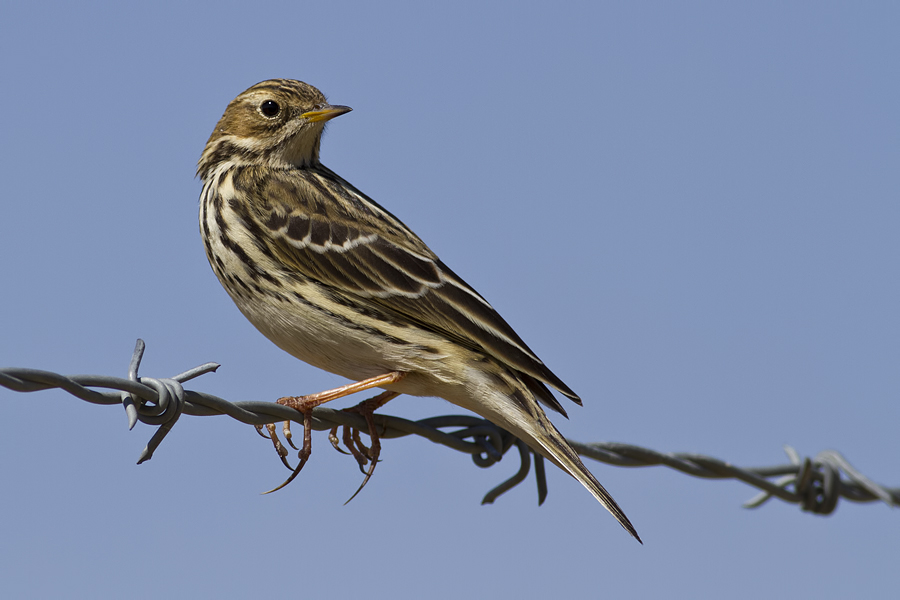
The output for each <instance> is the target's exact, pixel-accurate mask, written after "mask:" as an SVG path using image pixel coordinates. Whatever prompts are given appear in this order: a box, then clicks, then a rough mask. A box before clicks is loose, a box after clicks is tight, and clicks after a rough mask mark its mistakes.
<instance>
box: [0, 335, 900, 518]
mask: <svg viewBox="0 0 900 600" xmlns="http://www.w3.org/2000/svg"><path fill="white" fill-rule="evenodd" d="M145 348H146V346H145V344H144V342H143V340H140V339H139V340H138V341H137V344H136V346H135V349H134V354H133V355H132V358H131V364H130V365H129V368H128V378H127V379H123V378H119V377H111V376H106V375H70V376H64V375H60V374H58V373H53V372H50V371H41V370H38V369H25V368H2V369H0V386H3V387H6V388H8V389H11V390H14V391H17V392H37V391H42V390H48V389H54V388H58V389H61V390H64V391H66V392H68V393H69V394H71V395H73V396H75V397H77V398H80V399H82V400H85V401H87V402H91V403H93V404H108V405H112V404H121V405H122V406H123V407H124V408H125V413H126V415H127V418H128V427H129V429H132V428H133V427H134V426H135V425H136V424H137V422H138V421H140V422H142V423H145V424H147V425H157V426H158V428H157V430H156V432H155V433H154V434H153V436H152V437H151V438H150V441H149V442H148V443H147V446H146V447H145V448H144V450H143V452H142V453H141V455H140V457H139V459H138V464H140V463H142V462H144V461H146V460H150V458H151V457H152V456H153V452H154V451H155V450H156V448H157V447H158V446H159V444H160V443H161V442H162V441H163V439H164V438H165V436H166V435H167V434H168V433H169V431H171V429H172V427H173V426H174V425H175V423H176V422H177V421H178V418H179V417H180V416H181V415H182V414H187V415H193V416H209V415H223V414H224V415H228V416H230V417H232V418H233V419H236V420H238V421H241V422H242V423H247V424H249V425H254V426H260V425H267V424H270V423H277V422H282V421H294V422H297V423H301V424H302V420H301V419H302V415H300V414H299V413H298V412H297V411H295V410H294V409H292V408H288V407H286V406H282V405H280V404H276V403H274V402H229V401H227V400H224V399H222V398H219V397H218V396H214V395H212V394H206V393H203V392H195V391H192V390H186V389H184V387H183V386H182V384H183V383H185V382H187V381H190V380H191V379H194V378H196V377H199V376H200V375H203V374H206V373H210V372H214V371H215V370H216V369H217V368H218V367H219V365H218V364H216V363H206V364H203V365H200V366H198V367H195V368H193V369H190V370H188V371H185V372H184V373H180V374H178V375H175V376H174V377H170V378H163V379H156V378H153V377H141V376H139V375H138V370H139V368H140V364H141V360H142V359H143V355H144V350H145ZM90 388H105V389H109V390H114V391H109V392H99V391H96V390H93V389H90ZM312 414H313V418H312V429H314V430H318V431H324V430H331V429H334V428H335V427H340V426H347V427H350V428H352V429H356V430H358V431H362V432H364V433H368V428H367V425H366V420H365V419H364V418H363V417H362V416H361V415H359V414H355V413H350V412H345V411H341V410H333V409H330V408H326V407H317V408H315V409H314V410H313V413H312ZM374 419H375V423H376V425H377V426H378V427H379V428H383V432H382V433H381V435H380V437H381V439H392V438H399V437H405V436H407V435H418V436H420V437H423V438H426V439H428V440H430V441H432V442H435V443H437V444H441V445H443V446H446V447H448V448H452V449H453V450H457V451H459V452H463V453H465V454H469V455H471V456H472V460H473V461H474V462H475V464H476V465H478V466H479V467H482V468H486V467H490V466H492V465H494V464H496V463H497V462H499V461H500V459H501V458H503V456H504V455H505V454H506V453H507V452H508V451H509V450H510V449H512V448H513V447H514V446H515V447H516V448H517V450H518V451H519V458H520V461H521V464H520V467H519V470H518V472H517V473H516V474H515V475H513V476H512V477H511V478H509V479H508V480H506V481H504V482H503V483H501V484H500V485H498V486H497V487H495V488H494V489H492V490H491V491H489V492H488V493H487V494H486V495H485V497H484V499H483V500H482V503H483V504H490V503H492V502H493V501H494V500H496V499H497V498H498V497H499V496H500V495H501V494H503V493H504V492H506V491H508V490H509V489H511V488H513V487H515V486H516V485H518V484H519V483H521V482H522V481H524V480H525V479H526V478H527V477H528V474H529V472H530V471H531V458H532V456H533V457H534V467H535V475H536V479H537V486H538V502H539V503H542V502H543V501H544V498H545V497H546V495H547V483H546V476H545V471H544V462H543V457H541V456H540V455H537V454H533V452H532V451H531V450H530V449H529V448H528V446H526V445H525V443H524V442H522V441H521V440H519V439H517V438H515V437H514V436H513V435H512V434H510V433H508V432H507V431H505V430H503V429H501V428H499V427H497V426H496V425H494V424H493V423H491V422H489V421H486V420H484V419H481V418H478V417H473V416H467V415H446V416H440V417H431V418H428V419H422V420H419V421H410V420H408V419H403V418H400V417H394V416H389V415H382V414H376V415H374ZM445 429H449V430H450V431H443V430H445ZM569 443H570V444H572V447H573V448H574V449H575V450H576V451H577V452H578V453H579V454H581V455H582V456H585V457H587V458H591V459H594V460H597V461H599V462H603V463H606V464H610V465H615V466H620V467H648V466H656V465H663V466H667V467H669V468H672V469H676V470H678V471H680V472H682V473H687V474H688V475H692V476H694V477H701V478H704V479H736V480H738V481H742V482H744V483H746V484H748V485H751V486H753V487H756V488H758V489H760V490H761V493H760V494H759V495H757V496H756V497H754V498H752V499H751V500H749V501H748V502H746V503H745V504H744V506H745V507H746V508H756V507H758V506H761V505H762V504H763V503H765V502H766V501H768V500H769V499H771V498H778V499H780V500H783V501H785V502H790V503H792V504H797V505H799V506H800V507H801V508H802V509H803V510H805V511H809V512H813V513H816V514H822V515H826V514H830V513H832V512H833V511H834V510H835V508H836V507H837V504H838V501H839V499H840V498H844V499H846V500H850V501H852V502H876V501H880V502H884V503H885V504H887V505H888V506H898V505H900V488H887V487H884V486H882V485H879V484H877V483H875V482H873V481H871V480H870V479H869V478H867V477H866V476H864V475H863V474H862V473H860V472H859V471H857V470H856V469H854V468H853V467H852V466H851V465H850V463H849V462H848V461H847V460H846V459H845V458H844V457H843V456H842V455H841V454H840V453H838V452H836V451H834V450H825V451H823V452H820V453H819V454H817V455H816V456H815V457H813V458H809V457H801V456H800V455H799V454H798V453H797V452H796V451H795V450H794V449H793V448H791V447H789V446H786V447H785V451H786V453H787V455H788V458H789V460H790V463H789V464H784V465H776V466H772V467H759V468H741V467H736V466H734V465H732V464H730V463H727V462H724V461H722V460H719V459H717V458H713V457H711V456H704V455H702V454H687V453H671V454H663V453H660V452H656V451H654V450H650V449H648V448H642V447H640V446H634V445H631V444H619V443H592V444H583V443H579V442H573V441H571V440H569ZM771 479H774V480H772V481H770V480H771Z"/></svg>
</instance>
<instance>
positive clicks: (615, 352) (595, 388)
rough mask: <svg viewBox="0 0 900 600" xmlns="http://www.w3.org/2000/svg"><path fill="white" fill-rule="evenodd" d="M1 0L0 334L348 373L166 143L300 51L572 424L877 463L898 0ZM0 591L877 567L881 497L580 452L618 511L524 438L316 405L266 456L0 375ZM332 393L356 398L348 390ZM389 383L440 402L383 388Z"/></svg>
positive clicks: (272, 372) (710, 580)
mask: <svg viewBox="0 0 900 600" xmlns="http://www.w3.org/2000/svg"><path fill="white" fill-rule="evenodd" d="M747 4H748V5H744V6H738V5H735V4H734V3H728V6H725V3H720V2H707V3H677V4H676V3H669V2H656V3H653V2H649V3H648V2H641V3H636V2H635V3H615V4H614V3H604V2H584V3H571V4H561V3H558V2H530V3H529V2H519V3H512V2H510V3H487V4H485V3H481V2H472V3H469V2H452V3H442V4H437V3H435V4H433V5H428V6H426V5H425V4H424V3H396V2H379V3H374V2H373V3H361V2H341V3H322V2H316V3H306V2H299V1H296V2H290V3H271V2H252V3H251V2H244V3H237V2H216V3H212V2H206V3H203V2H196V3H166V2H158V3H140V4H138V3H134V4H133V5H126V4H124V3H108V4H101V3H91V2H87V3H78V4H77V5H75V4H72V5H69V6H63V5H62V3H58V5H57V6H50V5H43V4H41V3H38V2H30V3H24V2H11V3H6V4H5V6H4V9H3V18H2V21H0V55H2V56H3V59H2V61H0V74H2V82H3V83H2V92H3V93H2V94H0V131H2V143H0V158H2V160H0V175H2V184H3V194H2V196H3V209H2V216H0V256H2V265H3V271H2V272H3V278H2V279H3V288H2V294H0V315H2V319H3V328H2V329H3V332H2V334H0V364H2V365H7V366H22V367H33V368H39V369H47V370H52V371H57V372H61V373H97V374H107V375H120V376H124V375H125V373H126V370H127V367H128V362H129V359H130V356H131V352H132V349H133V347H134V342H135V339H136V338H138V337H142V338H144V339H145V340H146V341H147V345H148V349H147V354H146V358H145V361H144V365H143V368H142V373H143V374H144V375H147V376H155V377H168V376H171V375H174V374H176V373H178V372H181V371H183V370H185V369H188V368H190V367H193V366H195V365H197V364H200V363H203V362H207V361H216V362H219V363H221V364H222V368H221V369H220V370H219V372H218V373H217V374H213V375H206V376H204V377H202V378H200V379H198V380H195V381H193V382H191V384H190V385H189V386H188V387H189V388H191V389H196V390H201V391H206V392H209V393H213V394H217V395H219V396H222V397H224V398H227V399H230V400H275V399H276V398H278V397H280V396H283V395H289V394H302V393H310V392H314V391H318V390H321V389H325V388H328V387H333V386H335V385H339V384H342V383H344V380H342V379H340V378H338V377H336V376H332V375H330V374H328V373H323V372H320V371H317V370H315V369H313V368H312V367H309V366H307V365H305V364H302V363H300V362H298V361H297V360H295V359H293V358H292V357H290V356H288V355H286V354H284V353H283V352H281V351H280V350H278V349H277V348H276V347H275V346H274V345H272V344H271V343H270V342H269V341H268V340H266V339H265V338H264V337H263V336H262V335H261V334H259V333H257V332H256V330H255V329H254V328H253V327H252V326H251V325H250V324H249V323H248V322H247V321H245V320H244V318H243V317H242V316H241V315H240V313H239V312H238V311H237V309H236V308H235V307H234V306H233V304H232V302H231V300H230V299H229V297H228V296H227V294H226V293H225V292H224V290H223V289H222V288H221V287H220V285H219V284H218V282H217V281H216V279H215V277H214V275H213V273H212V271H211V269H210V268H209V266H208V264H207V261H206V258H205V256H204V253H203V247H202V244H201V242H200V236H199V232H198V226H197V198H198V195H199V192H200V183H199V181H198V180H196V179H194V170H195V165H196V161H197V159H198V157H199V155H200V152H201V151H202V149H203V146H204V143H205V142H206V139H207V137H208V136H209V134H210V132H211V131H212V128H213V126H214V125H215V123H216V121H217V120H218V118H219V117H220V116H221V114H222V112H223V110H224V109H225V106H226V105H227V103H228V102H229V101H230V100H231V99H232V98H233V97H234V96H236V95H237V94H238V93H240V92H241V91H243V90H244V89H246V88H247V87H249V86H250V85H252V84H254V83H256V82H258V81H260V80H263V79H268V78H272V77H286V78H296V79H301V80H304V81H306V82H309V83H311V84H313V85H315V86H317V87H319V88H320V89H322V90H323V91H324V92H325V93H326V94H327V95H328V97H329V99H330V100H331V101H332V102H334V103H338V104H347V105H350V106H352V107H353V109H354V111H353V112H352V113H350V114H349V115H346V116H343V117H341V118H340V119H338V120H336V121H334V122H333V123H332V124H331V125H330V127H329V130H328V132H327V133H326V136H325V139H324V143H323V150H322V157H323V162H324V163H325V164H326V165H328V166H329V167H331V168H333V169H334V170H336V171H337V172H338V173H340V174H341V175H342V176H344V177H345V178H347V179H348V180H349V181H351V182H353V183H354V184H355V185H357V186H358V187H360V188H361V189H362V190H363V191H365V192H366V193H368V194H369V195H370V196H372V197H373V198H375V199H376V200H377V201H378V202H380V203H381V204H383V205H384V206H385V207H387V208H388V209H389V210H391V211H392V212H393V213H395V214H396V215H397V216H399V217H400V218H401V219H403V220H404V221H405V222H406V223H407V224H408V225H409V226H410V227H412V228H413V229H414V230H415V231H416V232H417V233H418V234H419V235H420V236H421V237H422V238H423V239H425V240H426V242H427V243H428V244H429V245H430V246H431V247H432V248H433V249H434V250H435V251H436V252H437V253H438V254H439V255H440V256H441V257H442V258H443V260H444V261H445V262H446V263H447V264H448V265H450V266H451V267H452V268H453V269H454V270H455V271H457V272H458V273H459V274H460V275H461V276H463V277H464V278H465V279H466V280H467V281H468V282H469V283H471V284H472V285H473V286H474V287H475V288H476V289H478V290H479V291H480V292H481V293H482V294H483V295H484V296H486V297H487V298H488V299H489V300H490V301H491V302H492V303H493V304H494V306H495V307H496V308H497V309H498V310H499V311H500V312H501V314H503V315H504V316H505V317H506V319H507V320H508V321H509V322H510V323H511V324H512V325H513V326H514V327H515V328H516V329H517V331H518V332H519V333H520V334H521V335H522V337H523V338H524V339H525V340H526V341H527V342H528V343H529V345H530V346H531V347H532V348H534V349H535V350H536V351H537V352H538V353H539V354H540V356H541V357H542V358H543V359H544V360H545V362H546V363H547V364H548V365H549V366H550V367H551V368H552V369H553V370H554V371H555V372H556V373H558V374H559V375H560V377H562V379H563V380H565V381H566V382H567V383H568V384H569V385H570V386H571V387H572V388H573V389H574V390H576V391H577V392H578V393H579V394H581V396H582V397H583V398H584V402H585V406H584V408H581V409H579V408H578V407H576V406H574V405H566V406H567V408H568V409H569V414H570V416H571V420H570V421H568V422H566V421H564V420H563V419H556V422H557V423H558V424H559V425H560V428H561V429H562V430H563V432H564V433H565V434H566V435H567V436H569V437H571V438H573V439H577V440H580V441H620V442H628V443H634V444H639V445H643V446H647V447H651V448H654V449H657V450H660V451H664V452H678V451H683V452H699V453H706V454H710V455H713V456H717V457H720V458H722V459H724V460H728V461H730V462H732V463H734V464H737V465H744V466H761V465H770V464H779V463H784V462H786V461H787V459H786V457H785V455H784V453H783V450H782V447H783V445H785V444H790V445H792V446H794V447H795V448H796V449H797V450H798V451H799V452H800V453H801V454H803V455H810V456H811V455H815V454H816V453H817V452H819V451H821V450H824V449H827V448H833V449H837V450H840V451H841V452H843V453H844V454H845V455H846V456H847V458H848V459H849V460H850V461H851V462H852V463H853V464H854V465H855V466H857V467H858V468H859V469H860V470H862V471H863V472H864V473H866V474H867V475H869V476H870V477H871V478H873V479H874V480H876V481H879V482H881V483H884V484H886V485H894V486H896V485H900V461H898V449H900V443H898V435H897V425H898V419H900V404H898V392H900V369H898V366H900V317H898V307H900V281H898V274H900V241H898V231H900V182H898V173H900V169H898V163H900V110H898V107H900V36H898V24H900V9H898V8H897V6H896V5H895V4H893V3H888V2H881V3H824V2H818V3H812V2H804V3H785V2H754V3H747ZM0 398H2V405H0V409H2V415H3V418H2V419H0V478H2V484H0V495H2V496H0V497H2V507H3V511H2V516H0V596H2V597H5V598H13V597H36V598H38V597H85V598H86V597H92V598H97V597H114V596H115V597H135V598H154V597H155V598H158V597H171V598H197V597H221V598H228V597H233V598H243V597H261V596H263V595H268V596H271V595H277V596H286V597H298V596H301V595H302V596H303V597H309V598H324V597H364V598H386V597H410V598H422V597H431V598H459V597H473V598H481V597H488V596H494V597H498V596H499V595H500V594H506V595H507V597H520V598H529V597H531V598H538V597H584V598H590V597H600V596H601V595H604V596H606V597H615V598H622V597H679V596H680V597H694V598H721V597H731V598H759V597H816V598H842V597H849V596H851V595H852V596H855V597H872V596H874V595H875V594H877V593H890V592H896V589H897V584H898V580H900V577H898V575H897V558H898V556H900V513H898V512H897V511H896V510H892V509H890V508H888V507H886V506H884V505H879V504H866V505H855V504H850V503H842V504H841V505H840V506H839V508H838V510H837V512H836V513H835V514H833V515H832V516H829V517H819V516H815V515H810V514H806V513H803V512H801V511H800V510H799V508H797V507H795V506H790V505H786V504H783V503H781V502H779V501H772V502H770V503H769V504H767V505H765V506H763V507H762V508H760V509H757V510H745V509H743V508H741V503H742V502H744V501H746V500H747V499H749V498H751V497H752V496H754V495H755V491H754V490H752V489H751V488H748V487H746V486H744V485H743V484H740V483H737V482H716V481H704V480H697V479H693V478H690V477H688V476H686V475H683V474H679V473H674V472H671V471H668V470H666V469H662V468H648V469H623V468H618V467H612V466H606V465H602V464H599V463H590V467H591V469H592V470H593V471H594V473H596V475H597V477H598V478H599V479H600V480H601V481H602V482H603V483H604V484H605V485H606V486H607V487H608V489H609V490H610V491H611V492H612V493H613V494H614V496H615V498H616V499H617V500H618V502H619V503H620V504H621V505H622V507H623V508H624V509H625V511H626V512H627V514H628V515H629V516H630V518H631V520H632V521H633V522H634V524H635V526H636V527H637V529H638V530H639V532H640V533H641V535H642V537H643V539H644V542H645V545H644V546H640V545H639V544H637V543H636V542H635V541H634V540H632V539H630V537H629V536H628V535H627V534H626V533H625V532H624V531H622V529H621V528H620V527H619V526H618V525H617V524H616V523H615V521H614V520H613V519H612V518H611V517H610V516H609V515H608V514H607V513H606V511H604V510H603V509H602V508H601V507H600V506H599V505H598V504H597V503H596V502H595V501H594V500H593V499H592V498H591V496H590V495H589V494H588V493H587V492H586V491H585V490H584V489H583V488H582V487H581V486H580V485H578V484H577V483H576V482H575V481H573V480H571V479H570V478H569V477H567V476H565V475H564V474H562V473H561V472H559V471H558V470H556V469H552V470H550V471H549V484H550V495H549V498H548V500H547V502H546V503H545V505H544V506H542V507H540V508H539V507H538V506H537V502H536V493H535V489H534V481H533V479H530V480H529V481H528V482H526V483H525V484H523V485H522V486H520V487H519V488H516V489H515V490H513V491H511V492H509V493H508V494H507V495H505V496H503V497H502V498H500V499H499V500H498V501H497V502H496V503H495V504H494V505H493V506H480V505H479V502H480V500H481V497H482V495H483V494H484V493H485V492H486V491H487V490H488V489H490V488H491V487H493V486H494V485H495V484H497V483H499V482H500V481H502V480H504V479H506V478H507V477H508V476H510V475H511V474H512V473H513V472H514V471H515V470H516V468H517V466H518V464H517V461H516V460H515V457H513V456H510V457H509V459H508V460H506V461H504V462H503V463H501V464H500V465H498V466H495V467H493V468H492V469H486V470H482V469H478V468H477V467H475V466H474V465H473V464H472V463H471V460H470V459H469V458H468V457H467V456H464V455H462V454H458V453H456V452H452V451H450V450H447V449H445V448H442V447H439V446H436V445H434V444H431V443H430V442H427V441H425V440H422V439H418V438H409V439H404V440H396V441H387V442H385V444H384V449H383V452H382V458H383V459H384V462H383V463H381V464H380V465H379V467H378V469H377V471H376V473H375V477H374V478H373V480H372V481H371V482H370V483H369V485H368V487H367V488H366V489H365V491H364V492H363V493H362V494H360V496H358V497H357V498H356V500H354V501H353V502H352V503H350V504H349V505H348V506H343V502H344V500H346V499H347V497H349V495H350V494H351V493H352V492H353V491H354V490H355V489H356V487H357V485H358V484H359V482H360V479H361V476H360V475H359V473H358V471H357V469H356V466H355V463H354V462H353V461H352V460H351V459H349V458H348V457H345V456H342V455H339V454H337V453H336V452H334V451H333V450H332V449H331V448H330V447H329V445H328V443H327V440H326V438H325V435H324V434H322V433H319V434H317V435H316V436H315V438H314V440H313V442H314V453H313V457H312V460H311V462H310V463H309V465H308V466H307V468H306V470H305V471H304V472H303V473H302V475H301V476H300V477H299V478H298V479H297V480H296V481H295V483H293V484H292V485H291V486H289V487H288V488H287V489H285V490H282V491H280V492H278V493H277V494H272V495H268V496H262V495H260V492H262V491H264V490H267V489H269V488H271V487H273V486H274V485H276V484H278V483H280V482H281V481H282V480H283V478H284V477H285V475H286V474H287V472H286V471H285V470H284V468H283V467H282V466H281V464H280V463H279V462H278V460H277V459H276V457H275V455H274V453H273V451H272V449H271V447H270V446H269V444H268V442H266V441H265V440H263V439H261V438H259V436H257V434H256V433H255V432H254V431H253V429H252V428H251V427H249V426H246V425H241V424H239V423H237V422H235V421H232V420H231V419H228V418H226V417H218V418H211V417H205V418H197V417H184V418H182V420H181V421H179V422H178V423H177V425H176V426H175V428H174V430H173V431H172V433H171V434H170V435H169V437H168V438H167V439H166V440H165V442H164V443H163V445H162V446H161V447H160V449H159V450H158V451H157V453H156V455H155V457H154V458H153V460H151V461H150V462H148V463H146V464H143V465H141V466H135V461H136V460H137V457H138V455H139V453H140V451H141V449H142V448H143V447H144V445H145V443H146V442H147V440H148V439H149V438H150V436H151V435H152V432H153V430H152V428H150V427H148V426H145V425H138V426H137V427H136V428H135V430H134V431H131V432H129V431H127V430H126V422H125V416H124V414H123V411H122V410H121V409H120V408H116V407H99V406H94V405H89V404H86V403H83V402H81V401H79V400H75V399H74V398H71V397H70V396H68V395H66V394H65V393H63V392H60V391H52V392H41V393H37V394H27V395H26V394H18V393H14V392H11V391H6V390H3V389H0ZM348 405H350V402H349V401H346V402H344V404H342V406H348ZM384 412H386V413H388V414H396V415H399V416H404V417H408V418H422V417H425V416H432V415H440V414H448V413H453V414H455V413H460V412H461V410H460V409H457V408H456V407H454V406H452V405H449V404H447V403H446V402H444V401H441V400H436V399H435V400H432V399H398V400H396V401H394V402H392V403H391V404H390V405H389V406H388V407H387V408H386V409H385V411H384Z"/></svg>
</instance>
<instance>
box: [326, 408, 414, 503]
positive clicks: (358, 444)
mask: <svg viewBox="0 0 900 600" xmlns="http://www.w3.org/2000/svg"><path fill="white" fill-rule="evenodd" d="M398 395H399V394H398V393H397V392H387V391H386V392H382V393H380V394H378V395H377V396H375V397H374V398H369V399H368V400H363V401H362V402H360V403H359V404H357V405H356V406H352V407H350V408H345V409H344V411H345V412H350V413H358V414H360V415H362V417H363V418H364V419H365V420H366V428H367V429H368V430H369V439H370V440H371V446H366V445H365V444H364V443H363V441H362V439H360V436H359V433H360V432H359V429H357V428H355V427H350V426H349V425H344V426H343V432H342V433H343V435H342V439H343V443H344V446H346V448H347V450H348V451H349V452H347V451H344V450H343V449H342V448H341V446H340V441H339V440H338V436H337V430H338V428H337V427H334V428H333V429H332V430H331V432H330V433H329V434H328V440H329V441H330V442H331V445H332V446H334V448H335V449H336V450H337V451H338V452H341V453H343V454H351V455H352V456H353V458H355V459H356V462H357V464H359V470H360V472H361V473H362V474H363V475H365V478H364V479H363V481H362V483H361V484H360V485H359V488H357V490H356V491H355V492H354V493H353V495H352V496H350V499H349V500H347V502H350V500H353V499H354V498H356V495H357V494H359V493H360V492H361V491H362V489H363V488H364V487H366V484H367V483H369V479H371V477H372V473H374V472H375V465H376V464H378V457H379V455H380V454H381V441H380V437H379V434H378V427H377V426H376V425H375V419H374V414H375V411H376V410H378V409H379V408H381V407H382V406H384V405H385V404H387V402H388V401H389V400H392V399H393V398H396V397H397V396H398ZM367 464H368V465H369V468H368V469H366V465H367ZM347 502H345V503H344V504H347Z"/></svg>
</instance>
